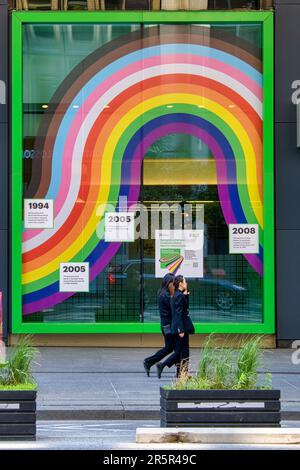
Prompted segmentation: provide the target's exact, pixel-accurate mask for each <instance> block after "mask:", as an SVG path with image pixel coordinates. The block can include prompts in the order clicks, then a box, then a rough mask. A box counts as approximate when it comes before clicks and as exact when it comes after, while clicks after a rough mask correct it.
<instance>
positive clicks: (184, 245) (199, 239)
mask: <svg viewBox="0 0 300 470" xmlns="http://www.w3.org/2000/svg"><path fill="white" fill-rule="evenodd" d="M167 273H173V274H175V275H177V274H182V275H183V276H184V277H187V278H188V277H203V230H156V231H155V277H164V276H165V274H167Z"/></svg>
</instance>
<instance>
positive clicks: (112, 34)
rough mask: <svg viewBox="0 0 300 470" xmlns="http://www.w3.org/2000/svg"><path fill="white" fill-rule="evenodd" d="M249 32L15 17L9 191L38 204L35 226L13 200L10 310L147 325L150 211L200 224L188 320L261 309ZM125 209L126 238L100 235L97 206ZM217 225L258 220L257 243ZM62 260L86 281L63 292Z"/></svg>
mask: <svg viewBox="0 0 300 470" xmlns="http://www.w3.org/2000/svg"><path fill="white" fill-rule="evenodd" d="M261 30H262V26H261V24H253V23H252V24H247V23H238V24H232V23H230V24H229V25H227V24H225V23H224V24H214V25H209V24H205V25H197V24H194V25H192V24H176V25H172V24H164V25H162V24H161V25H142V24H126V25H125V24H76V25H75V24H64V25H63V24H25V25H23V199H24V207H25V201H26V200H27V202H26V204H27V206H26V207H27V209H28V207H29V206H28V204H29V203H31V204H33V203H34V201H31V202H30V201H28V200H32V199H33V200H36V203H38V204H42V206H38V207H37V210H40V215H39V216H38V217H39V218H40V219H39V220H40V221H39V224H40V225H38V224H37V227H36V228H32V226H30V228H28V220H27V219H26V217H28V215H26V214H25V211H24V230H23V265H22V266H23V268H22V271H23V274H22V277H23V281H22V285H23V287H22V289H23V292H22V293H23V301H22V305H23V322H36V323H53V322H62V323H103V322H108V323H114V322H122V323H132V322H134V323H137V322H139V323H140V322H143V323H153V322H157V321H158V320H159V316H158V311H157V291H158V289H159V286H160V282H161V278H158V277H156V275H155V262H156V258H157V253H155V231H154V229H153V223H154V222H153V221H154V220H155V221H156V223H158V225H157V227H156V228H157V229H164V228H165V226H164V215H163V212H164V211H165V212H168V211H169V213H170V214H171V215H170V219H169V223H170V225H169V228H170V229H171V230H173V229H177V228H178V226H177V225H178V224H179V225H180V227H179V228H181V229H183V230H184V229H185V228H188V229H191V230H194V229H196V230H197V229H199V230H203V234H204V246H203V276H202V275H201V276H198V277H193V276H192V277H190V278H189V279H188V282H189V289H190V293H191V301H190V310H191V316H192V318H193V319H194V320H195V321H196V322H207V323H210V322H214V323H215V322H229V323H260V322H262V321H263V279H264V270H263V262H264V257H263V244H264V235H263V134H262V109H263V106H262V104H263V103H262V80H263V77H262V34H261ZM52 203H53V226H51V227H45V228H43V223H45V217H46V215H45V214H46V212H45V207H43V204H44V205H45V204H50V206H49V207H50V208H51V207H52V206H51V204H52ZM30 207H33V206H30ZM39 207H40V209H39ZM109 208H110V209H109ZM32 210H33V209H32ZM47 210H48V209H47ZM49 210H50V209H49ZM126 210H129V211H135V217H136V220H135V240H134V241H126V242H120V243H119V242H118V243H117V242H109V241H106V240H105V225H104V218H105V213H106V212H108V211H121V212H122V211H126ZM43 211H44V212H43ZM198 213H200V214H201V216H200V219H198V218H197V214H198ZM31 217H35V216H34V215H32V214H31ZM43 217H44V219H43ZM48 217H50V218H51V215H50V216H49V215H48ZM25 219H26V220H25ZM26 224H27V228H25V226H26ZM230 224H243V225H248V226H250V225H255V226H257V229H258V232H259V237H258V238H259V250H258V251H257V252H253V253H249V252H247V250H245V253H235V254H233V253H231V252H230V248H229V225H230ZM65 263H77V265H78V266H79V267H78V266H77V267H78V269H79V270H80V269H85V268H84V267H82V263H88V265H87V266H88V267H87V269H88V274H89V276H88V289H86V290H85V291H80V289H79V290H78V289H77V287H76V288H74V291H66V290H64V289H62V284H61V276H62V273H61V269H62V267H61V264H65ZM80 263H81V265H80ZM74 266H75V265H74ZM74 266H73V267H72V269H75V268H74ZM76 269H77V268H76ZM179 272H180V270H179V271H178V273H179ZM72 282H73V281H72ZM80 282H81V283H82V282H83V281H82V280H81V281H78V283H79V284H80ZM74 286H75V284H74Z"/></svg>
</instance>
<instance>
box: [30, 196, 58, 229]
mask: <svg viewBox="0 0 300 470" xmlns="http://www.w3.org/2000/svg"><path fill="white" fill-rule="evenodd" d="M24 227H25V228H53V199H24Z"/></svg>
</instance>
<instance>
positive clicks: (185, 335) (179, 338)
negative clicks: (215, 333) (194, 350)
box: [171, 275, 195, 375]
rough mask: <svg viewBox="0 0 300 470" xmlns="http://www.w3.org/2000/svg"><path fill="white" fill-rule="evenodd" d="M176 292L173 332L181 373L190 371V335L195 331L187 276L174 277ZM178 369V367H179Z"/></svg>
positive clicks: (173, 309) (173, 302)
mask: <svg viewBox="0 0 300 470" xmlns="http://www.w3.org/2000/svg"><path fill="white" fill-rule="evenodd" d="M174 287H175V294H174V296H173V297H172V301H171V305H172V324H171V332H172V334H173V335H174V340H175V353H176V355H177V357H178V358H179V374H178V372H177V375H180V373H181V372H183V371H184V373H188V367H189V356H190V348H189V335H190V334H193V333H195V329H194V325H193V322H192V320H191V318H190V316H189V292H188V287H187V282H186V280H185V278H184V277H183V276H181V275H178V276H176V277H175V279H174ZM177 370H178V369H177Z"/></svg>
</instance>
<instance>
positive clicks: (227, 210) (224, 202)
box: [23, 123, 263, 315]
mask: <svg viewBox="0 0 300 470" xmlns="http://www.w3.org/2000/svg"><path fill="white" fill-rule="evenodd" d="M171 133H181V134H189V135H194V136H196V137H198V138H199V139H201V140H202V141H203V142H204V143H205V144H206V145H207V146H208V147H209V149H210V150H211V152H212V154H213V156H214V158H215V159H216V167H217V181H218V182H219V184H218V192H219V197H220V203H221V207H222V211H223V214H224V218H225V221H226V223H227V224H229V223H235V222H236V218H235V216H234V212H233V209H232V207H231V203H230V197H229V193H228V187H227V184H226V185H225V184H222V182H223V181H226V178H224V175H227V169H226V160H225V156H224V153H223V151H222V149H221V147H220V146H219V144H218V142H217V141H216V139H214V138H213V137H212V136H211V135H210V134H208V133H207V132H206V131H205V130H204V129H201V128H199V127H197V126H195V125H193V124H186V123H172V124H166V125H163V126H160V127H159V128H157V129H155V130H154V131H152V132H150V133H149V134H147V135H146V136H145V137H144V139H143V140H142V141H141V142H140V144H139V145H138V147H137V148H136V151H135V153H134V155H133V159H132V161H131V172H130V175H131V176H130V191H129V195H128V200H129V202H130V204H131V205H134V204H136V203H137V201H138V198H139V193H140V185H138V184H132V182H133V183H135V182H136V181H141V168H142V161H143V157H144V155H145V153H146V151H147V149H148V148H149V147H150V146H151V145H152V144H153V143H154V142H156V141H157V140H158V139H160V138H161V137H163V136H165V135H168V134H171ZM120 246H121V243H111V244H110V245H109V246H108V248H107V249H106V250H105V251H104V252H103V255H102V256H101V257H100V258H99V260H98V261H97V262H96V263H94V265H93V267H92V268H91V270H90V280H91V281H92V280H93V279H95V277H96V276H97V275H98V274H99V273H100V272H101V271H102V270H103V269H104V268H105V267H106V266H107V264H108V263H109V262H110V261H111V259H112V258H113V256H114V255H115V254H116V253H117V251H118V250H119V248H120ZM244 257H245V258H246V259H247V261H248V262H249V264H250V265H251V266H252V267H253V268H254V269H255V270H256V271H257V272H259V274H261V275H262V272H263V266H262V262H261V260H260V259H259V257H258V256H256V255H244ZM72 295H74V294H73V293H63V292H58V293H57V294H54V295H51V296H49V297H45V298H44V299H42V300H39V301H37V302H31V303H30V304H27V305H24V306H23V314H25V315H26V314H29V313H33V312H38V311H40V310H43V309H45V308H49V306H53V305H56V304H58V303H61V302H63V301H64V300H66V299H68V298H69V297H71V296H72Z"/></svg>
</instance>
